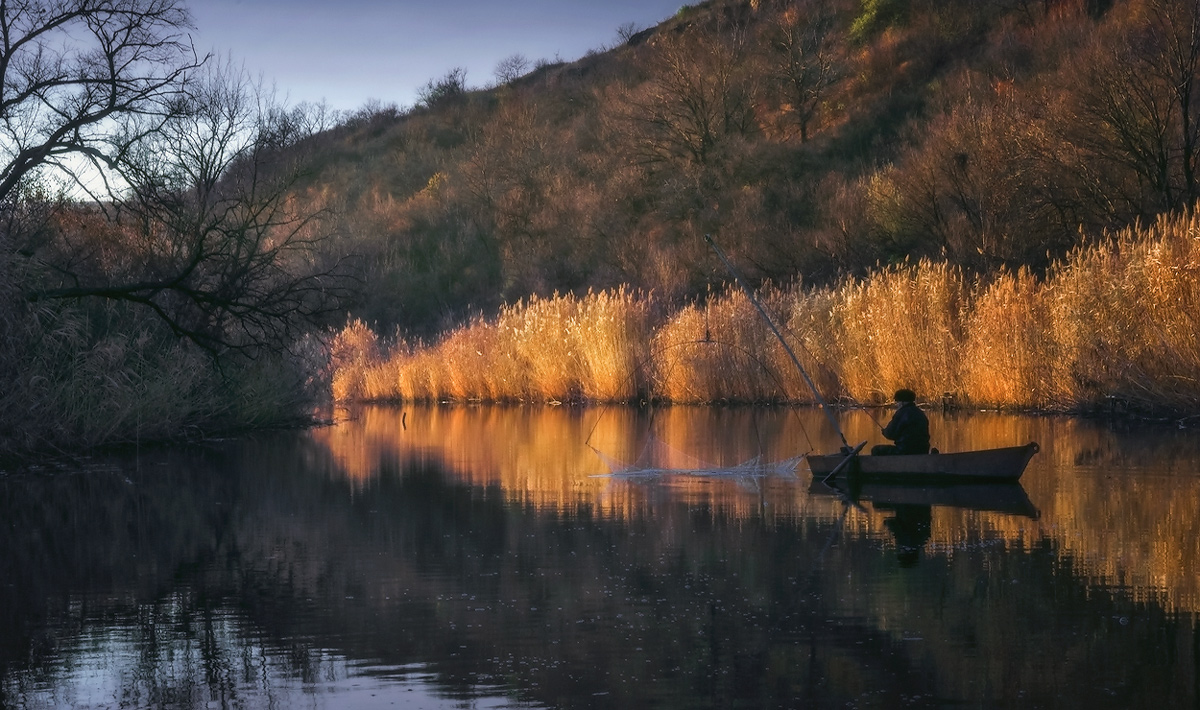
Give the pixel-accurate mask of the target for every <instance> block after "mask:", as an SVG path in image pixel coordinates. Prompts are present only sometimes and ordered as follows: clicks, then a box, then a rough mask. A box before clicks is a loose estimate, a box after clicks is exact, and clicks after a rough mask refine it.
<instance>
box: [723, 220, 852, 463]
mask: <svg viewBox="0 0 1200 710" xmlns="http://www.w3.org/2000/svg"><path fill="white" fill-rule="evenodd" d="M704 241H706V242H708V245H709V246H710V247H712V250H713V251H714V252H716V255H717V257H718V258H719V259H720V260H721V262H722V263H724V264H725V268H726V269H728V270H729V273H730V274H732V275H733V279H734V281H737V283H738V286H741V287H742V290H743V291H745V292H746V297H747V298H749V299H750V302H751V303H753V304H754V307H755V308H757V309H758V312H759V314H760V315H762V317H763V320H765V321H766V322H767V327H769V328H770V329H771V332H772V333H774V334H775V337H776V338H778V339H779V344H780V345H782V346H783V349H784V351H785V352H786V353H787V354H788V357H790V358H791V359H792V363H793V364H795V365H796V369H797V370H799V371H800V376H801V377H803V378H804V382H805V383H807V384H808V388H809V389H810V390H812V393H813V396H814V397H816V398H817V403H818V404H820V405H821V410H822V411H824V412H825V417H826V418H828V419H829V423H830V425H832V426H833V430H834V431H836V432H837V435H838V437H840V438H841V440H842V446H843V447H846V448H847V449H848V448H849V447H850V444H849V442H847V441H846V435H845V434H843V433H842V428H841V427H840V426H838V423H837V419H835V418H834V416H833V411H832V410H831V409H830V408H829V404H828V403H827V402H826V401H825V398H824V397H822V396H821V392H820V390H818V389H817V386H816V384H814V383H813V381H812V378H811V377H809V376H808V372H807V371H806V370H805V369H804V366H803V365H801V364H800V358H798V357H796V353H794V352H792V348H791V346H789V345H788V344H787V341H786V340H784V338H783V334H782V333H780V332H779V329H778V328H776V327H775V321H773V320H771V316H770V315H769V314H768V313H767V309H765V308H763V307H762V304H761V303H759V302H758V299H757V298H755V297H754V291H752V290H750V286H749V285H748V284H747V283H746V282H745V281H743V280H742V277H741V276H740V275H739V274H738V272H737V269H735V268H733V264H731V263H730V262H729V258H728V257H726V256H725V252H723V251H721V247H719V246H717V243H716V242H714V241H713V238H712V236H711V235H708V234H705V235H704ZM864 443H865V442H864ZM859 448H862V446H861V445H860V446H859ZM854 453H858V452H857V451H855V452H854ZM847 459H849V456H847ZM838 468H841V466H839V467H838Z"/></svg>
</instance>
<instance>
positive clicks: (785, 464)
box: [589, 435, 804, 479]
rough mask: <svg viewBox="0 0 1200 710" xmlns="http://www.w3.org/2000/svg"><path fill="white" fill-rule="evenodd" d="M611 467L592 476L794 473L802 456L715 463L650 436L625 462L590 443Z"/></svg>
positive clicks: (712, 476) (652, 476) (741, 475)
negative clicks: (631, 459) (635, 455)
mask: <svg viewBox="0 0 1200 710" xmlns="http://www.w3.org/2000/svg"><path fill="white" fill-rule="evenodd" d="M589 448H591V449H592V451H594V452H595V453H596V456H598V457H599V458H600V460H601V461H602V462H603V463H604V465H605V466H606V467H607V468H608V470H609V472H608V473H598V474H595V475H594V476H592V478H625V479H639V478H657V477H662V476H699V477H708V478H721V477H729V478H748V477H749V478H761V477H764V476H795V475H796V467H797V466H798V465H799V464H800V461H801V460H803V458H804V457H803V456H793V457H791V458H787V459H782V460H776V461H768V460H765V459H764V457H763V455H762V454H758V455H756V456H754V457H753V458H750V459H747V460H745V461H742V462H740V463H737V464H734V465H731V466H730V465H720V464H713V463H710V462H707V461H704V460H702V459H699V458H697V457H695V456H693V455H691V454H688V453H687V452H684V451H680V450H679V449H676V448H675V447H673V446H671V445H670V444H667V443H666V442H664V441H662V440H661V439H658V438H657V437H654V436H653V435H652V436H650V437H649V438H648V439H647V440H646V444H645V446H643V447H642V450H641V451H640V452H639V453H638V456H637V459H636V460H634V461H633V462H632V463H626V462H624V461H621V460H620V459H617V458H615V457H613V456H609V455H607V454H605V453H604V452H602V451H600V450H598V449H596V448H595V447H592V446H590V445H589Z"/></svg>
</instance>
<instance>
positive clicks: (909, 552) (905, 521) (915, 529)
mask: <svg viewBox="0 0 1200 710" xmlns="http://www.w3.org/2000/svg"><path fill="white" fill-rule="evenodd" d="M894 510H895V511H896V514H895V515H894V516H892V517H890V518H888V519H887V520H885V521H883V524H884V525H886V526H887V528H888V530H891V531H892V535H894V536H895V537H896V559H897V560H898V561H899V562H900V566H901V567H911V566H913V565H915V564H916V563H917V561H918V560H920V559H921V548H922V547H924V546H925V543H926V542H928V541H929V537H930V535H931V534H932V530H933V509H932V508H930V507H929V506H927V505H897V506H895V507H894Z"/></svg>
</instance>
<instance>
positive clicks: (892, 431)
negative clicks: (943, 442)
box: [883, 402, 929, 454]
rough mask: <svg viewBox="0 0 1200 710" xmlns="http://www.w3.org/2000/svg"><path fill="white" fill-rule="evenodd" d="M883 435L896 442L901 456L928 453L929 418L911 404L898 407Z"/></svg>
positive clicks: (907, 403) (906, 403)
mask: <svg viewBox="0 0 1200 710" xmlns="http://www.w3.org/2000/svg"><path fill="white" fill-rule="evenodd" d="M883 435H884V436H886V437H887V438H889V439H891V440H892V441H894V442H896V448H898V449H900V453H902V454H927V453H929V418H928V417H926V416H925V412H922V411H921V409H920V408H919V407H917V405H916V404H914V403H912V402H905V403H904V404H902V405H900V408H899V409H897V410H896V413H895V414H893V415H892V420H891V421H890V422H888V425H887V426H886V427H884V428H883Z"/></svg>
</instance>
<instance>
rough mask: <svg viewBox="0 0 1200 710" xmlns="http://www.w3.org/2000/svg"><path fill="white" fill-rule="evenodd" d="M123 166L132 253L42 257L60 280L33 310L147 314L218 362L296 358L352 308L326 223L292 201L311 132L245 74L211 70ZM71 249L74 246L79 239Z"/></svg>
mask: <svg viewBox="0 0 1200 710" xmlns="http://www.w3.org/2000/svg"><path fill="white" fill-rule="evenodd" d="M146 121H147V122H149V123H151V124H153V130H148V129H147V130H139V125H138V124H133V125H132V126H131V127H130V128H131V130H133V131H134V132H135V133H136V134H137V135H138V136H139V139H138V140H137V141H135V142H126V145H127V149H126V151H125V152H124V154H123V155H122V156H121V157H120V159H119V160H118V161H116V162H115V163H114V167H116V168H117V169H118V170H119V171H120V174H121V175H122V176H123V178H124V180H125V181H126V182H127V183H128V184H129V185H130V186H131V187H130V189H129V190H128V191H127V192H126V193H125V194H124V195H123V196H122V197H121V198H120V199H119V200H117V201H116V202H115V203H114V207H113V215H112V217H111V221H110V225H111V226H110V228H111V229H112V230H114V231H115V233H116V234H117V237H116V238H117V239H119V240H122V247H123V248H122V249H121V250H119V251H118V252H113V251H111V250H110V252H109V253H108V255H107V258H106V259H105V261H104V263H96V259H97V258H98V255H99V252H96V251H94V250H92V251H89V250H81V249H80V248H78V246H77V245H74V244H70V243H68V244H59V245H55V246H57V247H58V248H49V249H44V250H42V251H41V252H40V253H39V254H38V258H39V259H40V260H41V262H42V263H43V264H45V265H46V266H48V267H49V268H50V269H51V271H52V273H54V274H56V275H57V277H56V278H55V279H54V280H53V281H51V280H48V279H47V280H45V281H43V285H41V286H40V287H38V288H35V289H33V290H31V291H30V293H29V294H28V298H29V299H30V300H32V301H42V300H61V299H81V298H102V299H109V300H117V301H124V302H128V303H134V304H138V305H141V306H143V307H145V308H147V309H149V311H150V312H152V313H153V314H154V315H155V316H157V317H158V318H159V319H161V320H162V321H163V322H165V323H166V324H167V325H168V326H169V327H170V328H171V330H172V331H173V332H174V333H175V334H176V335H177V336H179V337H183V338H186V339H189V340H191V341H192V342H194V343H196V344H197V345H199V346H201V347H202V348H204V349H206V350H208V351H209V352H210V353H213V354H214V355H219V354H221V353H223V352H228V351H231V350H236V351H241V352H247V353H250V354H254V353H256V352H259V351H261V350H264V349H268V350H269V349H277V348H280V347H284V346H286V345H287V344H288V342H289V341H290V340H291V339H292V338H293V337H294V336H296V335H298V333H299V332H300V330H301V329H302V328H303V327H305V326H306V325H307V324H308V323H310V322H311V321H312V320H313V319H314V318H320V317H321V316H323V315H326V314H328V313H330V312H331V311H332V309H333V308H335V307H336V306H337V305H338V302H339V299H340V298H342V297H344V296H347V295H348V294H349V287H350V285H351V284H350V283H349V281H348V280H347V278H346V277H345V276H344V275H343V272H342V270H341V268H340V265H338V264H336V263H335V264H324V265H322V264H320V263H319V260H318V258H317V252H316V247H317V246H318V245H319V244H320V242H321V241H322V240H323V238H324V237H325V235H326V234H327V231H326V230H325V228H324V226H323V224H322V217H323V215H322V214H321V213H313V212H311V211H310V210H308V209H307V208H306V207H305V206H304V205H302V204H298V203H297V201H296V200H295V199H292V198H291V197H290V195H291V191H292V189H293V187H294V186H295V184H296V179H297V177H298V175H299V171H298V162H297V157H296V156H297V154H298V151H297V150H296V146H295V142H296V141H298V140H300V139H301V138H302V137H303V136H302V135H299V134H297V128H296V126H297V125H302V124H303V121H302V120H300V119H298V118H297V117H296V116H295V115H294V114H293V113H292V112H289V111H286V110H281V109H280V108H278V107H276V106H274V105H273V102H272V100H271V97H270V95H268V94H267V93H265V92H264V91H262V89H261V87H258V86H255V85H253V84H252V83H250V82H249V81H248V80H247V79H246V77H245V74H244V72H242V71H240V70H235V69H232V68H231V67H229V66H228V65H220V64H210V65H209V66H208V70H207V71H206V72H204V73H202V74H201V75H199V76H197V77H195V78H194V79H193V80H192V81H190V82H188V83H187V85H186V91H185V92H184V93H183V94H182V95H181V96H180V97H179V98H178V99H177V105H176V106H175V107H174V110H173V113H172V115H171V116H170V117H169V118H168V119H167V120H166V121H165V122H164V121H160V120H159V119H158V118H149V119H146ZM63 238H65V239H70V238H71V235H70V234H64V235H63Z"/></svg>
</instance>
